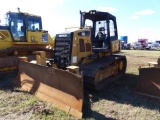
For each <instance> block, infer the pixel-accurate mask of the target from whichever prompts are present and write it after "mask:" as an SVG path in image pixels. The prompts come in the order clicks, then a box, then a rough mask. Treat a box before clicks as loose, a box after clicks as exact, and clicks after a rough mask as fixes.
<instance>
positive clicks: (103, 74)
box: [15, 10, 126, 118]
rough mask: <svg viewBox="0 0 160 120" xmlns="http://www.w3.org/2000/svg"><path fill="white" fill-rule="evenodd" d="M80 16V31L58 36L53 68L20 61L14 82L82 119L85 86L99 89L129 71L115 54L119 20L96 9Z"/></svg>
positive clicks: (51, 60) (52, 63) (124, 59)
mask: <svg viewBox="0 0 160 120" xmlns="http://www.w3.org/2000/svg"><path fill="white" fill-rule="evenodd" d="M80 16H81V17H80V18H81V19H80V28H79V29H78V30H75V31H72V32H67V31H66V32H63V33H59V34H56V38H55V41H54V59H50V60H48V61H50V64H49V65H50V66H52V67H46V66H42V65H37V64H33V63H29V62H23V61H21V62H20V64H19V74H18V77H17V79H16V80H15V83H16V84H17V85H19V86H21V87H22V88H23V89H25V90H27V91H29V92H31V93H33V94H36V95H37V96H38V97H40V98H43V99H45V100H47V101H50V102H52V103H54V104H56V105H57V107H59V108H61V109H63V110H64V111H66V112H68V113H69V114H72V115H74V116H76V117H78V118H81V117H82V104H83V85H84V86H87V87H89V88H94V89H96V90H100V89H102V88H103V87H105V86H106V85H107V84H109V83H111V82H113V81H114V80H117V79H118V78H119V77H121V76H122V75H124V74H125V70H126V57H125V56H121V55H114V54H113V53H117V52H120V51H121V41H120V40H118V30H117V23H116V17H115V16H113V15H111V14H110V13H108V12H100V11H96V10H91V11H89V12H81V11H80ZM87 23H90V24H91V26H87V25H86V24H87ZM43 54H44V53H42V55H40V56H44V55H43ZM38 58H41V57H38ZM42 73H43V74H42ZM51 91H52V92H51Z"/></svg>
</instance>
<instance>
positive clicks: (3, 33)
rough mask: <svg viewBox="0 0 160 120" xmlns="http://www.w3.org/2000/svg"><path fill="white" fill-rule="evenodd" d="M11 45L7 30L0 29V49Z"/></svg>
mask: <svg viewBox="0 0 160 120" xmlns="http://www.w3.org/2000/svg"><path fill="white" fill-rule="evenodd" d="M11 46H13V42H12V38H11V35H10V33H9V31H8V30H0V49H5V48H9V47H11Z"/></svg>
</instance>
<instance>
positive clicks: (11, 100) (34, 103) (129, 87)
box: [0, 50, 160, 120]
mask: <svg viewBox="0 0 160 120" xmlns="http://www.w3.org/2000/svg"><path fill="white" fill-rule="evenodd" d="M121 54H125V55H126V57H127V61H128V62H127V63H128V65H127V70H126V75H125V76H124V77H122V78H121V79H119V80H118V81H116V82H114V83H112V84H110V85H108V86H106V87H105V88H104V89H103V90H101V91H92V90H89V89H85V90H84V104H83V118H82V119H93V120H106V119H108V120H158V119H160V101H158V100H156V99H151V98H148V97H145V96H141V95H137V94H136V93H135V88H136V85H137V81H138V79H139V78H138V67H139V66H140V65H142V64H143V65H147V62H150V61H156V60H157V58H158V56H157V55H158V54H159V55H160V51H156V53H155V51H151V52H149V54H148V52H145V51H134V50H128V51H127V50H126V51H122V53H121ZM16 74H17V71H10V72H1V73H0V120H24V119H25V120H56V119H57V120H59V119H61V120H70V119H76V118H74V117H72V116H70V115H68V114H66V113H65V112H63V111H61V110H59V109H57V108H55V107H54V105H52V104H50V103H48V102H45V101H43V100H41V99H39V98H37V97H35V96H33V95H31V94H28V93H26V92H25V91H23V90H21V89H20V88H16V87H15V86H14V85H13V84H12V83H13V79H14V78H15V77H16Z"/></svg>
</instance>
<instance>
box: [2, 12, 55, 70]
mask: <svg viewBox="0 0 160 120" xmlns="http://www.w3.org/2000/svg"><path fill="white" fill-rule="evenodd" d="M18 10H19V11H18V12H7V13H6V15H5V16H6V17H5V21H6V25H5V26H2V25H1V26H0V71H6V70H13V69H16V68H17V66H18V62H17V60H18V57H19V56H27V57H28V60H29V61H30V60H32V59H35V51H37V50H43V51H46V52H47V57H50V58H52V57H53V49H52V48H53V39H52V38H51V36H50V35H49V34H48V31H46V30H43V29H42V20H41V16H37V15H32V14H29V13H24V12H20V9H18Z"/></svg>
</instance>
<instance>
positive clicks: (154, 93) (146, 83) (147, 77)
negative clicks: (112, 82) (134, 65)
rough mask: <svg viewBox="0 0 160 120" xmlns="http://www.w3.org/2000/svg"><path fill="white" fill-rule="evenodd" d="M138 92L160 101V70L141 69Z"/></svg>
mask: <svg viewBox="0 0 160 120" xmlns="http://www.w3.org/2000/svg"><path fill="white" fill-rule="evenodd" d="M136 92H137V93H138V94H142V95H146V96H149V97H153V98H158V99H160V68H156V67H153V68H141V69H139V81H138V84H137V88H136Z"/></svg>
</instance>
